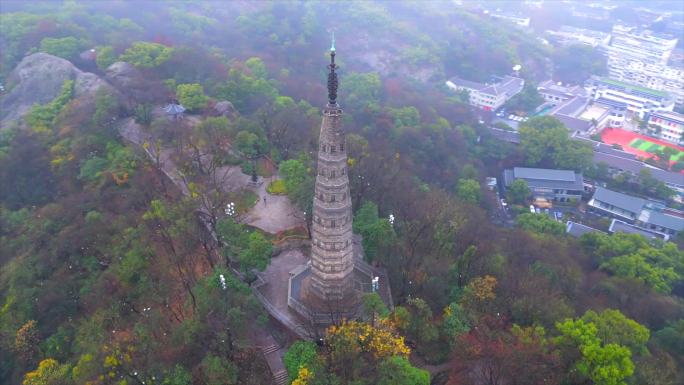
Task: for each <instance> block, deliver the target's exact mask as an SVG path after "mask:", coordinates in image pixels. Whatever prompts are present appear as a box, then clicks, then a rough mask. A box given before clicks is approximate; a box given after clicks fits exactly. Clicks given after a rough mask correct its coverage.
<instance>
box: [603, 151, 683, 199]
mask: <svg viewBox="0 0 684 385" xmlns="http://www.w3.org/2000/svg"><path fill="white" fill-rule="evenodd" d="M621 152H622V151H618V150H613V151H612V152H608V151H601V150H598V149H597V148H594V156H593V159H592V160H593V163H594V166H602V165H604V166H606V167H607V168H608V172H609V173H610V174H611V175H613V176H614V175H617V174H620V173H622V174H624V173H626V174H627V175H629V176H631V178H632V179H634V180H636V178H638V177H639V174H640V173H641V171H642V170H648V172H649V173H650V174H651V176H653V177H654V178H655V179H657V180H658V181H660V182H663V183H665V185H666V186H667V187H669V188H671V189H672V190H674V191H675V192H676V193H677V194H679V195H680V196H684V174H681V173H678V172H673V171H665V170H661V169H659V168H655V167H653V166H651V165H649V164H646V163H644V162H642V161H640V160H637V159H635V157H634V155H631V154H626V153H625V154H626V155H624V156H623V155H621V154H619V153H621Z"/></svg>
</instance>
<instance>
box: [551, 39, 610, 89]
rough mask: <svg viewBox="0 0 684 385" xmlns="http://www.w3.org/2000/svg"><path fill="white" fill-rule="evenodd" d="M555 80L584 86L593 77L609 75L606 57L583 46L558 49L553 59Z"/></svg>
mask: <svg viewBox="0 0 684 385" xmlns="http://www.w3.org/2000/svg"><path fill="white" fill-rule="evenodd" d="M552 60H553V63H554V78H555V79H557V80H560V81H562V82H566V83H572V84H582V83H583V82H584V81H585V80H587V78H589V76H591V75H603V74H605V73H607V71H608V70H607V67H606V57H605V56H604V55H602V54H601V53H600V52H598V50H596V49H594V48H593V47H589V46H587V45H583V44H576V45H570V46H567V47H560V48H558V49H557V50H556V51H555V52H554V54H553V57H552Z"/></svg>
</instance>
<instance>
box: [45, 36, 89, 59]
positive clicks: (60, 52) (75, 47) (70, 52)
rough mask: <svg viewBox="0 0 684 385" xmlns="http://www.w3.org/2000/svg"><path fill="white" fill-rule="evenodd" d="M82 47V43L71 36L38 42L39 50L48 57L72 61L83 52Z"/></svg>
mask: <svg viewBox="0 0 684 385" xmlns="http://www.w3.org/2000/svg"><path fill="white" fill-rule="evenodd" d="M83 46H84V44H83V42H82V41H80V40H79V39H77V38H75V37H73V36H68V37H62V38H53V37H46V38H45V39H43V40H41V41H40V48H39V50H40V51H42V52H46V53H49V54H50V55H55V56H59V57H61V58H64V59H67V60H72V59H74V58H76V57H77V56H78V54H79V53H80V52H81V51H82V50H83Z"/></svg>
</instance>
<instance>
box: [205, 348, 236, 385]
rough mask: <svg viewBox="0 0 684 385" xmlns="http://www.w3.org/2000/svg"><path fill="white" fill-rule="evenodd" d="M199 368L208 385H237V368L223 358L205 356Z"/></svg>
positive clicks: (210, 355) (211, 355)
mask: <svg viewBox="0 0 684 385" xmlns="http://www.w3.org/2000/svg"><path fill="white" fill-rule="evenodd" d="M201 368H202V373H203V374H204V376H205V378H206V381H207V384H209V385H234V384H237V383H238V370H237V367H236V366H235V364H234V363H233V362H231V361H228V360H226V359H225V358H222V357H218V356H215V355H213V354H207V355H206V356H204V359H203V360H202V365H201Z"/></svg>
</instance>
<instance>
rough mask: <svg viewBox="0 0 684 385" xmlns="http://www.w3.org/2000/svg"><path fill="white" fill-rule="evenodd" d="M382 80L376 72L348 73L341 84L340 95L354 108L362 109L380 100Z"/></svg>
mask: <svg viewBox="0 0 684 385" xmlns="http://www.w3.org/2000/svg"><path fill="white" fill-rule="evenodd" d="M381 89H382V82H381V81H380V76H378V74H377V73H375V72H369V73H359V72H352V73H349V74H346V75H345V77H344V81H343V82H342V83H341V85H340V97H341V98H342V99H343V100H344V101H345V104H347V105H349V107H350V108H352V109H357V110H362V109H364V108H367V107H369V106H377V105H378V103H379V102H380V91H381Z"/></svg>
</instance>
